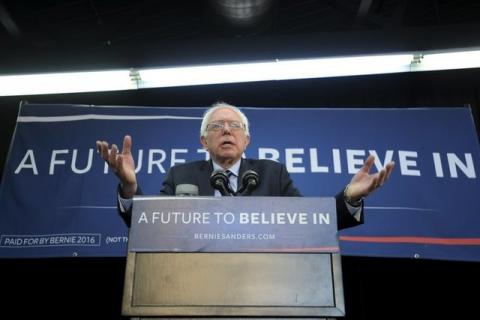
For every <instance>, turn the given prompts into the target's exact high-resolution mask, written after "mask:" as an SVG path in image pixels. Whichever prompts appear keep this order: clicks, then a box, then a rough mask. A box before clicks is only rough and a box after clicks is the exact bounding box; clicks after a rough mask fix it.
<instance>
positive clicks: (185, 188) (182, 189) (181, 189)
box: [175, 183, 198, 197]
mask: <svg viewBox="0 0 480 320" xmlns="http://www.w3.org/2000/svg"><path fill="white" fill-rule="evenodd" d="M175 196H179V197H188V196H193V197H194V196H198V186H196V185H194V184H187V183H184V184H179V185H178V186H177V187H176V188H175Z"/></svg>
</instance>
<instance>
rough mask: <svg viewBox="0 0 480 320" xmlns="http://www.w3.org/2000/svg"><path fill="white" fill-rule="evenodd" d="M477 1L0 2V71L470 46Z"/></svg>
mask: <svg viewBox="0 0 480 320" xmlns="http://www.w3.org/2000/svg"><path fill="white" fill-rule="evenodd" d="M479 31H480V1H464V0H430V1H422V0H418V1H407V0H400V1H394V0H317V1H315V0H296V1H294V0H290V1H287V0H278V1H276V0H211V1H186V0H168V1H157V0H65V1H54V0H50V1H48V0H42V1H21V0H20V1H19V0H0V59H1V60H0V61H1V62H0V74H6V73H21V72H31V71H34V72H35V71H51V70H64V69H65V70H66V69H76V68H78V69H82V68H86V67H91V68H110V67H111V68H113V67H140V66H147V65H148V66H160V65H168V64H189V63H191V64H193V63H201V62H223V61H231V60H237V61H245V60H253V59H260V60H261V59H272V58H294V57H311V56H320V55H333V54H360V53H376V52H398V51H406V50H410V51H412V50H421V49H444V48H451V47H471V46H480V40H479V38H480V37H479V36H478V35H479V34H480V33H479Z"/></svg>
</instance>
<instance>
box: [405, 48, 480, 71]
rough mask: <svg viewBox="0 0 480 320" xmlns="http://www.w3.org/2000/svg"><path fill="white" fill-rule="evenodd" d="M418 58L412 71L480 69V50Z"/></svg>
mask: <svg viewBox="0 0 480 320" xmlns="http://www.w3.org/2000/svg"><path fill="white" fill-rule="evenodd" d="M416 56H417V59H415V62H414V63H412V71H434V70H451V69H466V68H480V50H468V51H456V52H439V53H433V52H432V53H425V54H418V55H416Z"/></svg>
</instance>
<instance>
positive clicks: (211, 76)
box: [0, 48, 480, 96]
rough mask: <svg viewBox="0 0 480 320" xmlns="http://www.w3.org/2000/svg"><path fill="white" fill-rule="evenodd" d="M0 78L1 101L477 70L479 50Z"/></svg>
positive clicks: (479, 60) (479, 61) (7, 76)
mask: <svg viewBox="0 0 480 320" xmlns="http://www.w3.org/2000/svg"><path fill="white" fill-rule="evenodd" d="M477 49H478V48H476V49H475V50H474V49H472V50H468V51H466V50H462V51H448V52H447V51H444V52H433V51H430V52H415V53H405V54H390V55H367V56H354V57H334V58H318V59H299V60H272V61H265V62H252V63H237V64H219V65H205V66H191V67H171V68H150V69H147V68H145V69H130V70H114V71H92V72H73V73H49V74H32V75H5V76H0V96H24V95H33V94H54V93H73V92H95V91H115V90H131V89H143V88H162V87H177V86H193V85H206V84H220V83H236V82H251V81H272V80H289V79H310V78H325V77H343V76H352V75H370V74H385V73H399V72H417V71H432V70H447V69H464V68H479V67H480V50H477Z"/></svg>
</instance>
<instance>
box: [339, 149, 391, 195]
mask: <svg viewBox="0 0 480 320" xmlns="http://www.w3.org/2000/svg"><path fill="white" fill-rule="evenodd" d="M374 162H375V156H373V155H370V156H369V157H368V158H367V160H366V161H365V163H364V165H363V167H362V168H361V169H360V171H358V172H357V173H356V174H355V175H354V176H353V177H352V180H351V181H350V184H349V185H348V188H347V190H346V193H347V197H349V198H350V199H352V200H353V201H358V200H360V199H361V198H362V197H366V196H368V195H369V194H370V193H372V192H373V191H375V190H376V189H378V188H380V187H381V186H382V185H383V184H384V183H385V182H386V181H387V179H388V178H389V177H390V174H391V173H392V170H393V167H394V166H395V162H393V161H390V162H389V163H388V164H387V165H386V166H385V168H383V169H382V170H380V171H379V172H377V173H375V174H370V169H371V168H372V166H373V164H374Z"/></svg>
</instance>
